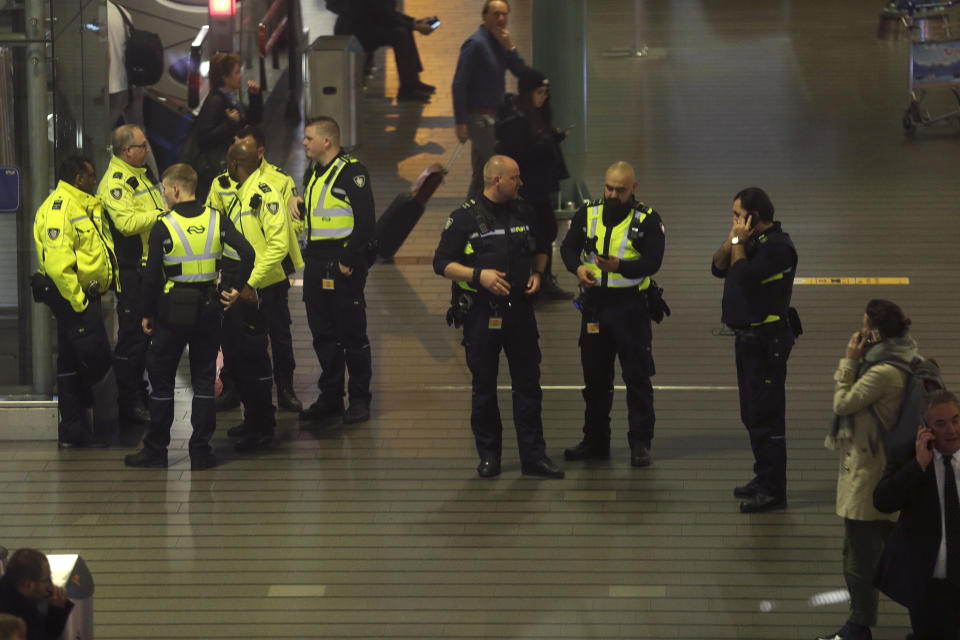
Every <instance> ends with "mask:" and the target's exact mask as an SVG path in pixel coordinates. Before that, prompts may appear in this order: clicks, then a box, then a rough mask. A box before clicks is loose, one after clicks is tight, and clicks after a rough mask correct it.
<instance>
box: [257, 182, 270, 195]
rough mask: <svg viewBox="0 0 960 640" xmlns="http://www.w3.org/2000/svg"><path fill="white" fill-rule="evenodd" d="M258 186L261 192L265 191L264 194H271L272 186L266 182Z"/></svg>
mask: <svg viewBox="0 0 960 640" xmlns="http://www.w3.org/2000/svg"><path fill="white" fill-rule="evenodd" d="M257 186H258V187H260V191H263V192H264V193H270V191H271V189H270V185H268V184H267V183H266V182H261V183H260V184H258V185H257Z"/></svg>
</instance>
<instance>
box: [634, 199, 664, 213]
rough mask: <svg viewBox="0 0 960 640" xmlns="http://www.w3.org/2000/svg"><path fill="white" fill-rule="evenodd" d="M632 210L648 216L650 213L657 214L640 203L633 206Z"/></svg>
mask: <svg viewBox="0 0 960 640" xmlns="http://www.w3.org/2000/svg"><path fill="white" fill-rule="evenodd" d="M633 208H634V209H636V210H637V211H639V212H640V213H645V214H647V215H650V214H651V213H657V212H656V211H654V210H653V209H651V208H650V207H648V206H647V205H645V204H643V203H642V202H638V203H637V204H636V205H634V207H633ZM657 215H660V214H657Z"/></svg>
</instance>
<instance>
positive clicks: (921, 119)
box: [898, 0, 960, 134]
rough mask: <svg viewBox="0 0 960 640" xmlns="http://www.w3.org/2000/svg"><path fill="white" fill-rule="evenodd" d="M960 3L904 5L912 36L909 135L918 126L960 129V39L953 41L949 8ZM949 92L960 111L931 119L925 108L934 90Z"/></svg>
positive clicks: (907, 114) (906, 128) (907, 115)
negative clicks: (950, 125) (948, 123)
mask: <svg viewBox="0 0 960 640" xmlns="http://www.w3.org/2000/svg"><path fill="white" fill-rule="evenodd" d="M956 4H960V0H952V1H950V2H933V3H925V4H917V3H914V2H900V3H898V8H900V9H901V10H902V11H903V14H904V15H903V23H904V25H905V26H906V27H907V28H908V29H909V30H910V32H911V40H912V41H911V43H910V105H909V106H908V107H907V109H906V111H904V114H903V121H902V123H903V129H904V131H905V132H906V133H907V134H912V133H913V132H914V131H916V130H917V125H923V126H929V125H932V124H934V123H937V122H944V121H953V122H955V123H956V124H958V125H960V39H952V36H951V29H950V14H949V13H948V12H947V9H948V8H949V7H952V6H953V5H956ZM940 89H946V90H949V91H950V92H951V93H952V94H953V96H954V98H956V100H957V108H956V109H953V110H952V111H948V112H946V113H942V114H940V115H935V116H934V115H931V114H930V112H929V111H928V110H926V109H924V108H922V107H921V102H923V100H924V98H925V97H926V96H927V92H928V91H930V90H940Z"/></svg>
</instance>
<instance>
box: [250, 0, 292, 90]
mask: <svg viewBox="0 0 960 640" xmlns="http://www.w3.org/2000/svg"><path fill="white" fill-rule="evenodd" d="M281 8H282V9H283V14H282V16H283V17H282V18H280V20H279V21H278V22H277V25H276V26H275V27H274V28H273V31H272V32H271V34H270V37H269V38H268V37H267V25H269V24H270V22H271V21H272V20H273V18H274V17H275V15H274V14H277V13H278V12H279V11H280V10H281ZM287 10H288V3H287V0H273V3H272V4H271V5H270V8H269V9H267V12H266V13H265V14H263V18H261V19H260V22H259V23H258V24H257V44H258V49H259V50H260V89H261V91H266V89H267V68H266V58H267V54H268V53H272V52H273V48H274V47H275V46H276V44H277V41H278V40H279V39H280V36H281V35H283V34H284V32H285V31H286V29H287V17H288V16H287Z"/></svg>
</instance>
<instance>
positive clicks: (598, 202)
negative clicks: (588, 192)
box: [585, 198, 603, 207]
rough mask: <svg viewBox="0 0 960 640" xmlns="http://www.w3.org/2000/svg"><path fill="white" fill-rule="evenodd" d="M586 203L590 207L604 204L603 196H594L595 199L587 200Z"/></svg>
mask: <svg viewBox="0 0 960 640" xmlns="http://www.w3.org/2000/svg"><path fill="white" fill-rule="evenodd" d="M585 204H586V205H587V206H588V207H599V206H600V205H602V204H603V198H594V199H593V200H590V201H589V202H586V203H585Z"/></svg>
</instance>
